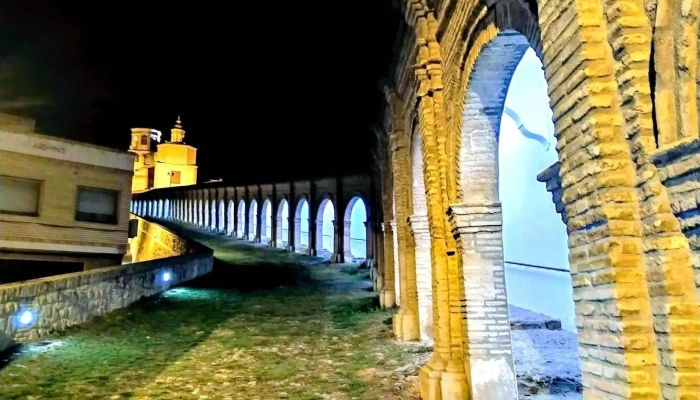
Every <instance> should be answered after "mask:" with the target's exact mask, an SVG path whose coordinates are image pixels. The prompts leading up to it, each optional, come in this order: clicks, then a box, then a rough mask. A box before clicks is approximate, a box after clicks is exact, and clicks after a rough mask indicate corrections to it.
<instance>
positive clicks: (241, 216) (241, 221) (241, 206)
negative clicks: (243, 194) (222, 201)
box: [236, 200, 245, 238]
mask: <svg viewBox="0 0 700 400" xmlns="http://www.w3.org/2000/svg"><path fill="white" fill-rule="evenodd" d="M236 230H237V231H238V232H237V235H236V237H238V238H243V236H245V200H241V201H239V202H238V226H237V229H236Z"/></svg>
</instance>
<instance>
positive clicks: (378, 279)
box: [373, 224, 384, 300]
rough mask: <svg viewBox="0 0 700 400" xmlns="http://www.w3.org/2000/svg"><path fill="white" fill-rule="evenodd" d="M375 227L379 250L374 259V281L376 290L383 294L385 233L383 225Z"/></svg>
mask: <svg viewBox="0 0 700 400" xmlns="http://www.w3.org/2000/svg"><path fill="white" fill-rule="evenodd" d="M374 225H375V227H374V228H375V234H374V241H375V243H374V247H375V248H376V249H377V252H376V254H375V258H374V266H373V269H374V275H375V278H374V279H373V282H374V290H375V291H377V292H379V293H382V291H383V290H384V246H383V243H384V231H383V229H382V226H381V224H374ZM379 299H380V300H381V296H380V297H379Z"/></svg>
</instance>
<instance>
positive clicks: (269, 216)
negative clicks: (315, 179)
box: [131, 196, 369, 261]
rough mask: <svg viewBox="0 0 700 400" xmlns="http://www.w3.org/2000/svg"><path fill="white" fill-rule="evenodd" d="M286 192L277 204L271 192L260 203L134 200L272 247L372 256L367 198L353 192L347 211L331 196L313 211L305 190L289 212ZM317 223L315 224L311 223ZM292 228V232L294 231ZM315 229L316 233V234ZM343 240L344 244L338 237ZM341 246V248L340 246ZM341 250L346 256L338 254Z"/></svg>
mask: <svg viewBox="0 0 700 400" xmlns="http://www.w3.org/2000/svg"><path fill="white" fill-rule="evenodd" d="M290 209H291V208H290V204H289V201H288V200H287V198H282V199H280V201H279V203H278V204H277V205H276V207H275V206H273V204H272V201H271V199H270V198H265V199H263V200H262V203H261V204H260V203H259V201H258V199H257V198H251V199H250V200H249V202H248V203H246V200H245V199H240V200H238V202H237V203H236V202H234V200H233V199H229V200H228V202H225V201H224V200H223V199H219V200H211V201H208V200H204V199H183V200H179V199H175V200H172V201H171V200H170V199H167V198H166V199H157V200H156V199H153V200H134V201H132V203H131V212H132V213H134V214H137V215H141V216H147V217H153V218H162V219H174V220H177V221H183V222H186V223H191V224H194V225H198V226H200V227H203V228H205V229H208V230H211V231H214V232H218V233H221V234H226V235H229V236H232V237H234V238H238V239H243V240H247V241H252V242H258V243H263V244H268V245H269V246H272V247H277V248H283V249H290V250H293V251H297V252H302V253H309V254H313V255H316V256H319V257H323V258H325V259H333V258H334V256H335V258H334V259H335V260H336V261H343V260H344V261H361V260H364V259H366V258H367V246H368V227H369V223H368V212H367V205H366V202H365V200H363V198H362V197H361V196H354V197H353V198H352V199H351V200H350V201H349V202H348V203H347V206H346V209H345V212H343V213H338V212H336V211H337V210H336V204H335V202H334V200H333V198H331V197H330V196H329V197H328V198H324V199H322V200H321V202H320V204H319V205H318V207H317V209H316V212H315V215H312V214H311V212H310V210H311V207H310V205H309V200H308V198H307V197H306V196H301V197H300V198H299V199H298V200H297V202H296V205H295V206H294V209H293V213H291V214H290ZM312 226H314V227H315V229H311V227H312ZM292 233H293V234H292ZM312 235H315V236H314V237H313V238H312ZM338 240H342V241H343V246H342V247H340V248H339V246H337V244H336V243H337V241H338ZM341 249H342V250H341ZM339 251H342V252H343V257H338V254H339Z"/></svg>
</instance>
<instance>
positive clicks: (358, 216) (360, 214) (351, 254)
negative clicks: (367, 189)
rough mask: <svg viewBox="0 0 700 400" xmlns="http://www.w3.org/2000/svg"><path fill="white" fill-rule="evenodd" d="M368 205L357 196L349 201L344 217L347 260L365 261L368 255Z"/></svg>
mask: <svg viewBox="0 0 700 400" xmlns="http://www.w3.org/2000/svg"><path fill="white" fill-rule="evenodd" d="M366 223H367V206H366V205H365V202H364V200H362V198H361V197H359V196H355V197H353V198H352V199H351V200H350V202H349V203H348V206H347V208H346V209H345V214H344V217H343V237H344V238H345V243H344V244H345V246H344V247H345V252H346V257H345V261H346V262H350V261H352V262H358V261H364V259H365V258H366V257H367V226H366Z"/></svg>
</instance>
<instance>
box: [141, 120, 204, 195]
mask: <svg viewBox="0 0 700 400" xmlns="http://www.w3.org/2000/svg"><path fill="white" fill-rule="evenodd" d="M160 137H161V133H160V132H159V131H157V130H155V129H150V128H132V129H131V145H130V146H129V151H130V152H132V153H135V154H136V159H135V160H134V179H133V182H132V186H131V191H132V192H142V191H144V190H149V189H153V188H165V187H171V186H185V185H194V184H196V183H197V149H196V148H194V147H192V146H190V145H188V144H185V141H184V140H185V130H184V129H182V122H181V121H180V117H179V116H178V118H177V122H176V123H175V126H174V127H173V129H171V130H170V142H166V143H160V144H158V145H156V148H157V150H156V151H153V147H152V142H153V141H155V142H157V143H158V142H160V140H161V139H160Z"/></svg>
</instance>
